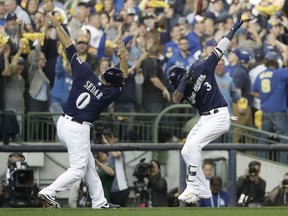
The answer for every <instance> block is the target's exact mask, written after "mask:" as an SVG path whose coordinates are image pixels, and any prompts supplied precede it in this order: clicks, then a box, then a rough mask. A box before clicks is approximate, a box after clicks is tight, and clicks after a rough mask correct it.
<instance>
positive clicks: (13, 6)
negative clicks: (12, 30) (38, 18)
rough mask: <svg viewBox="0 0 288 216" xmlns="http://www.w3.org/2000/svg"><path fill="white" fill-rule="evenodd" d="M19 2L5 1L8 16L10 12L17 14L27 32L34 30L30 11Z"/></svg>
mask: <svg viewBox="0 0 288 216" xmlns="http://www.w3.org/2000/svg"><path fill="white" fill-rule="evenodd" d="M17 3H18V1H17V0H5V1H4V7H5V11H6V13H7V16H8V14H17V18H18V19H19V20H20V21H21V23H22V28H25V30H27V32H32V31H33V30H32V25H31V19H30V17H29V15H28V13H27V12H26V10H24V9H23V8H22V7H21V6H20V5H18V4H17ZM6 19H7V18H6Z"/></svg>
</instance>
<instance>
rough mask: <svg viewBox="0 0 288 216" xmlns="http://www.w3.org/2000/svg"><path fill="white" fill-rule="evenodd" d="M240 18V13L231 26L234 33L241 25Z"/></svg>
mask: <svg viewBox="0 0 288 216" xmlns="http://www.w3.org/2000/svg"><path fill="white" fill-rule="evenodd" d="M241 16H242V13H241V12H239V13H238V14H237V20H236V22H235V23H234V24H233V26H232V29H231V30H232V31H235V32H236V31H237V30H238V29H239V28H240V27H241V25H242V24H243V20H242V19H241Z"/></svg>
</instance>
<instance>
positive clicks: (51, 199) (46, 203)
mask: <svg viewBox="0 0 288 216" xmlns="http://www.w3.org/2000/svg"><path fill="white" fill-rule="evenodd" d="M38 197H39V199H40V200H42V201H43V207H44V208H61V205H60V204H59V203H58V202H57V201H56V200H55V196H51V195H48V194H42V193H38Z"/></svg>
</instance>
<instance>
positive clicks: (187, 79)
mask: <svg viewBox="0 0 288 216" xmlns="http://www.w3.org/2000/svg"><path fill="white" fill-rule="evenodd" d="M194 70H195V64H193V65H192V66H191V67H190V68H189V69H188V71H187V73H186V74H185V76H184V77H183V78H182V80H181V82H180V84H179V85H178V87H177V91H179V92H181V93H184V92H185V88H186V86H187V85H188V84H189V83H192V76H193V73H194Z"/></svg>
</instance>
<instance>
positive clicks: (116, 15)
mask: <svg viewBox="0 0 288 216" xmlns="http://www.w3.org/2000/svg"><path fill="white" fill-rule="evenodd" d="M113 18H114V21H116V22H123V21H124V19H123V17H122V16H121V15H120V14H118V13H116V14H115V15H114V17H113Z"/></svg>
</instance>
